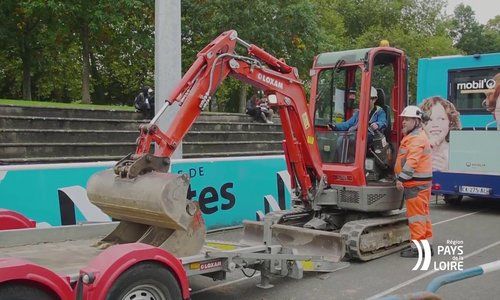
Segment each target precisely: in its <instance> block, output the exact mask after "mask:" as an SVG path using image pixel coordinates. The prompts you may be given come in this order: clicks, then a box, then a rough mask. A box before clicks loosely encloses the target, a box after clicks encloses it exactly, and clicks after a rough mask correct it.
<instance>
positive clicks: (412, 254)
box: [400, 245, 434, 258]
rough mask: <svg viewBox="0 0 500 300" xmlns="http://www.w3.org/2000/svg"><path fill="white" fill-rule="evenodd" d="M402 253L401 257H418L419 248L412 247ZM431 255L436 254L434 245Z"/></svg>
mask: <svg viewBox="0 0 500 300" xmlns="http://www.w3.org/2000/svg"><path fill="white" fill-rule="evenodd" d="M400 255H401V257H406V258H414V257H418V250H417V248H413V247H410V248H407V249H404V250H403V251H401V252H400ZM431 256H434V247H432V245H431Z"/></svg>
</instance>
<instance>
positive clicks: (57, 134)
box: [0, 129, 283, 143]
mask: <svg viewBox="0 0 500 300" xmlns="http://www.w3.org/2000/svg"><path fill="white" fill-rule="evenodd" d="M138 137H139V131H138V130H64V129H0V143H50V142H59V143H63V142H64V143H79V142H80V143H85V142H95V143H98V142H108V143H111V142H114V143H116V142H131V143H133V142H135V140H136V139H137V138H138ZM249 140H261V141H281V140H283V134H282V133H281V132H259V131H219V132H214V131H190V132H188V134H187V135H186V136H185V137H184V141H185V142H213V141H228V142H233V141H249Z"/></svg>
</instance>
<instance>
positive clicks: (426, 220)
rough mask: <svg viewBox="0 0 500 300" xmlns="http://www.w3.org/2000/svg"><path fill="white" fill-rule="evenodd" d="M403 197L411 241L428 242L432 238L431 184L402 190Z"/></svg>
mask: <svg viewBox="0 0 500 300" xmlns="http://www.w3.org/2000/svg"><path fill="white" fill-rule="evenodd" d="M404 195H405V199H406V217H407V218H408V226H409V227H410V235H411V239H412V240H425V239H427V240H430V239H431V238H432V222H431V218H430V210H429V202H430V198H431V184H430V183H427V184H424V185H417V186H413V187H407V188H405V189H404Z"/></svg>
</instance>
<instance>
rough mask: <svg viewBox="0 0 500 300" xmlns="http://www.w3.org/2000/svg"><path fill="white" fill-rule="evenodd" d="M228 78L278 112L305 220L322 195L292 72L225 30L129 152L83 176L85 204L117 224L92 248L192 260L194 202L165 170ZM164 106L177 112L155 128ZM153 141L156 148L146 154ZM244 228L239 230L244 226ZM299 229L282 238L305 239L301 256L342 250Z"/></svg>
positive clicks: (336, 239)
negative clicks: (134, 248)
mask: <svg viewBox="0 0 500 300" xmlns="http://www.w3.org/2000/svg"><path fill="white" fill-rule="evenodd" d="M237 45H240V46H243V48H244V49H246V52H247V54H246V56H242V55H238V54H237V53H236V51H235V50H236V46H237ZM228 76H232V77H234V78H236V79H238V80H241V81H244V82H246V83H248V84H251V85H253V86H256V87H257V88H259V89H262V90H264V92H265V94H266V95H267V97H268V100H269V104H270V106H271V107H272V108H274V109H276V110H277V111H278V113H279V116H280V119H281V126H282V129H283V132H284V136H285V139H284V142H283V147H284V149H285V157H286V162H287V167H288V170H289V173H290V175H291V184H292V188H293V189H294V191H295V198H296V199H298V200H299V201H301V202H302V207H303V214H305V215H307V216H309V215H310V212H312V211H313V205H312V204H313V200H314V199H315V198H316V197H317V196H318V194H319V193H321V192H322V190H323V187H324V186H325V184H326V179H325V176H324V174H323V171H322V169H321V159H320V156H319V152H318V150H317V144H316V139H315V135H314V128H313V127H314V126H313V124H312V122H311V119H310V116H309V114H308V107H307V101H306V95H305V91H304V88H303V85H302V82H301V81H300V80H299V78H298V74H297V70H296V69H295V68H292V67H290V66H288V65H287V64H286V63H285V62H284V61H283V60H279V59H277V58H275V57H273V56H272V55H271V54H269V53H267V52H265V51H264V50H262V49H261V48H259V47H257V46H255V45H252V44H248V43H246V42H245V41H243V40H241V39H239V38H238V36H237V33H236V31H234V30H231V31H226V32H224V33H223V34H221V35H220V36H219V37H217V38H216V39H215V40H214V41H213V42H211V43H210V44H209V45H207V46H206V47H205V48H204V49H203V50H202V51H200V52H199V53H198V56H197V59H196V61H195V62H194V64H193V65H192V66H191V68H190V69H189V70H188V71H187V72H186V74H185V75H184V77H183V78H182V80H181V82H180V83H179V84H178V86H177V87H176V88H175V90H174V91H173V92H172V94H171V95H170V97H169V98H168V99H167V100H166V102H165V104H164V105H163V106H162V108H161V109H160V111H159V112H158V114H157V115H156V116H155V117H154V118H153V120H151V122H150V123H149V124H145V125H142V126H141V128H140V136H139V138H138V140H137V148H136V151H135V152H134V153H131V154H129V155H128V156H127V157H125V158H123V159H122V160H120V161H119V162H118V163H117V164H116V165H115V167H114V168H113V170H110V169H109V170H105V171H102V172H100V173H96V174H94V175H93V176H92V177H91V178H90V179H89V182H88V184H87V195H88V198H89V199H90V201H91V202H92V203H93V204H95V205H96V206H98V207H99V208H101V209H102V210H103V211H104V212H105V213H107V214H108V215H109V216H111V217H112V218H114V219H118V220H121V222H120V223H119V225H118V227H117V228H116V229H115V230H114V231H113V232H112V233H110V234H109V235H108V236H107V237H105V238H104V239H103V240H102V241H100V242H99V243H98V246H99V247H102V248H105V247H108V246H109V245H113V244H116V243H127V242H142V243H147V244H150V245H154V246H157V247H161V248H163V249H165V250H168V251H170V252H171V253H174V254H175V255H178V256H185V255H193V254H195V253H197V252H198V251H199V250H200V249H201V247H202V245H203V242H204V238H205V226H204V221H203V218H202V217H201V212H200V210H199V208H198V206H197V204H196V203H195V202H193V201H191V200H189V199H186V195H187V190H188V187H189V178H188V177H187V175H178V174H172V173H168V169H169V166H170V157H171V155H172V153H173V152H174V151H175V149H176V148H177V147H178V145H179V144H180V143H181V141H182V139H183V138H184V136H185V135H186V133H187V132H188V131H189V129H190V128H191V126H192V125H193V123H194V122H195V121H196V119H197V118H198V116H199V115H200V113H201V112H202V111H203V109H204V108H205V107H206V106H207V105H208V103H209V101H210V99H211V97H212V95H213V94H214V93H215V91H216V90H217V87H218V86H219V85H220V84H221V83H222V82H223V81H224V79H225V78H227V77H228ZM172 105H178V106H179V110H178V112H177V113H176V114H175V116H174V117H173V120H171V122H170V125H169V127H168V128H167V129H165V130H162V129H160V127H159V126H158V122H160V117H161V115H162V114H163V113H164V112H165V111H166V110H167V109H169V107H170V106H172ZM153 143H154V144H156V145H157V146H156V147H155V152H154V154H151V153H150V150H151V149H150V147H151V144H153ZM251 225H252V224H250V225H248V226H247V225H245V227H246V228H249V229H252V228H253V227H252V226H251ZM294 228H295V227H294ZM253 229H254V231H261V232H262V230H261V229H262V227H261V226H260V225H256V227H255V228H253ZM282 231H283V232H281V233H280V234H281V235H282V236H285V235H286V233H285V232H289V231H290V230H285V229H282ZM303 231H304V230H302V231H300V232H298V233H297V231H296V229H294V230H292V231H291V232H292V233H291V234H290V238H288V239H287V241H292V243H294V245H295V244H296V243H297V242H296V239H297V241H299V242H298V243H299V244H303V243H304V241H306V244H307V245H309V244H312V245H313V246H312V247H309V246H307V247H305V248H307V249H309V250H308V251H311V249H323V248H324V247H323V246H324V245H323V244H324V243H325V241H328V245H330V246H329V247H328V248H329V249H334V250H335V251H338V252H339V253H340V252H342V251H344V250H343V249H344V248H343V244H342V241H341V238H340V236H339V235H338V234H337V235H335V234H331V233H328V234H327V233H323V232H318V231H313V232H312V233H308V232H307V233H306V232H303ZM306 231H307V230H306ZM314 241H318V243H319V244H317V245H316V244H315V243H316V242H314ZM296 246H297V245H295V246H294V247H296ZM341 256H342V255H340V257H341Z"/></svg>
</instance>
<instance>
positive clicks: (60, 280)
mask: <svg viewBox="0 0 500 300" xmlns="http://www.w3.org/2000/svg"><path fill="white" fill-rule="evenodd" d="M69 281H70V279H69V277H62V276H60V275H57V274H56V273H54V272H52V271H51V270H49V269H47V268H44V267H42V266H39V265H37V264H34V263H32V262H30V261H27V260H24V259H19V258H0V285H3V284H8V283H9V282H17V283H19V282H22V283H26V284H28V285H29V284H30V283H31V284H33V285H35V286H42V287H44V288H45V290H47V291H51V292H52V293H53V294H54V295H57V296H58V297H59V298H60V299H61V300H70V299H74V294H73V290H72V288H71V286H70V283H69Z"/></svg>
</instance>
